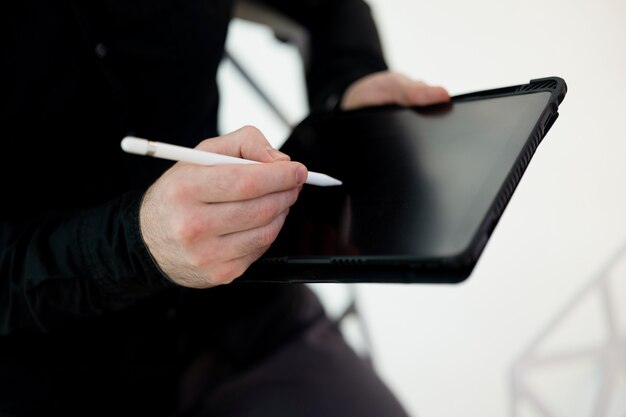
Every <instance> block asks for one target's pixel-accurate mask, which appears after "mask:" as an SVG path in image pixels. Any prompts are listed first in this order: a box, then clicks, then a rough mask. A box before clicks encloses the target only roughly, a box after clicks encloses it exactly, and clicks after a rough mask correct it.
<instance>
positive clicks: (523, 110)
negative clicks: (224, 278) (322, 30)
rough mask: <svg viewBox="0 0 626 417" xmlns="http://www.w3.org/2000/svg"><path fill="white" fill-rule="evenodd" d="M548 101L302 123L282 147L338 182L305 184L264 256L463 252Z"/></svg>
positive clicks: (458, 105) (536, 97) (533, 96)
mask: <svg viewBox="0 0 626 417" xmlns="http://www.w3.org/2000/svg"><path fill="white" fill-rule="evenodd" d="M550 97H551V95H550V93H549V92H537V93H528V94H521V95H511V96H502V97H495V98H487V99H475V100H470V101H462V100H461V101H455V100H453V102H452V103H451V104H449V105H447V106H434V107H428V108H398V107H382V108H374V109H365V110H363V111H355V112H346V113H342V114H340V115H337V116H336V117H332V118H327V119H324V120H317V121H311V122H310V123H302V124H301V125H299V126H298V128H296V129H295V130H294V132H293V134H292V136H291V137H290V138H289V139H288V141H287V142H286V144H285V146H284V147H283V150H284V151H285V152H287V153H288V154H290V155H291V157H292V159H293V160H298V161H302V162H303V163H305V164H306V165H307V167H308V168H309V169H310V170H313V171H319V172H324V173H327V174H329V175H332V176H333V177H336V178H338V179H340V180H342V181H343V185H342V186H339V187H316V186H310V185H305V186H304V189H303V191H302V193H301V195H300V198H299V199H298V201H297V203H296V204H295V205H294V206H293V207H292V208H291V210H290V213H289V216H288V217H287V221H286V222H285V226H284V227H283V230H282V231H281V233H280V234H279V237H278V238H277V240H276V242H275V243H274V244H273V245H272V247H271V248H270V250H269V251H268V252H267V254H266V256H267V257H272V256H282V257H284V256H288V257H295V258H297V257H299V256H304V257H311V256H313V257H325V256H351V255H358V256H360V257H409V258H424V259H428V258H440V257H446V256H454V255H455V254H457V253H459V252H461V251H463V250H464V249H465V248H466V247H467V246H468V245H469V244H470V242H471V241H472V239H473V238H474V237H475V235H476V233H477V231H478V229H479V226H480V225H481V222H483V220H484V219H485V214H486V213H487V211H488V210H489V208H490V207H491V206H492V205H493V204H494V201H495V199H496V198H497V195H498V192H499V190H500V189H501V188H502V186H503V184H504V182H505V180H506V178H507V175H508V174H509V173H510V171H511V170H512V168H513V167H514V165H515V161H516V160H517V158H518V157H519V156H520V151H521V150H522V148H523V147H524V146H525V145H526V143H527V141H528V139H529V136H530V135H531V132H532V131H533V128H534V127H535V125H536V123H537V121H538V120H539V119H540V117H541V114H542V113H543V111H544V109H545V108H546V105H547V103H548V101H549V100H550Z"/></svg>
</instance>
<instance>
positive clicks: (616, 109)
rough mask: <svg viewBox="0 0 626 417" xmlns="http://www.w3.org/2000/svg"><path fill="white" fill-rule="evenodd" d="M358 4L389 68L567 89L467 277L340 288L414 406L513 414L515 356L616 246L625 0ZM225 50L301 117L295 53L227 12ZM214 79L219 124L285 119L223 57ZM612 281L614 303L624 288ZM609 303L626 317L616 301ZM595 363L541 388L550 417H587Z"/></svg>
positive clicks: (584, 327)
mask: <svg viewBox="0 0 626 417" xmlns="http://www.w3.org/2000/svg"><path fill="white" fill-rule="evenodd" d="M369 4H370V5H371V6H372V10H373V13H374V17H375V19H376V21H377V23H378V25H379V29H380V34H381V38H382V41H383V45H384V48H385V51H386V57H387V60H388V63H389V65H390V67H391V68H392V69H394V70H397V71H402V72H404V73H406V74H408V75H410V76H412V77H414V78H417V79H422V80H424V81H427V82H429V83H432V84H439V85H443V86H445V87H446V88H448V90H449V91H450V93H451V94H453V95H454V94H461V93H465V92H471V91H474V90H480V89H486V88H495V87H502V86H507V85H513V84H521V83H526V82H528V81H529V80H530V79H532V78H541V77H545V76H552V75H556V76H560V77H562V78H564V79H565V81H566V82H567V84H568V88H569V89H568V93H567V96H566V98H565V100H564V102H563V103H562V105H561V107H560V113H561V116H560V118H559V119H558V120H557V121H556V123H555V125H554V126H553V128H552V130H551V131H550V132H549V133H548V135H547V136H546V138H545V140H544V141H543V142H542V144H541V145H540V147H539V149H538V150H537V153H536V154H535V156H534V158H533V159H532V161H531V163H530V165H529V167H528V169H527V171H526V173H525V175H524V177H523V178H522V181H521V183H520V184H519V186H518V188H517V190H516V191H515V193H514V195H513V198H512V200H511V201H510V203H509V205H508V206H507V208H506V210H505V213H504V216H503V218H502V220H501V221H500V223H499V224H498V226H497V227H496V229H495V231H494V233H493V235H492V238H491V240H490V241H489V243H488V245H487V247H486V249H485V252H484V254H483V256H482V257H481V259H480V262H479V264H478V266H477V267H476V269H475V270H474V272H473V273H472V275H471V277H470V278H469V279H468V280H467V281H466V282H464V283H462V284H460V285H422V284H419V285H400V284H396V285H383V284H367V285H366V284H358V285H354V286H353V287H351V288H352V289H353V290H356V292H357V294H358V301H359V306H360V308H361V310H362V314H363V317H364V319H365V321H366V323H367V326H368V329H369V331H370V334H371V336H372V346H371V349H372V353H373V355H374V360H375V365H376V367H377V369H378V370H379V372H380V374H381V376H382V378H383V379H384V380H385V381H386V382H387V383H388V384H389V385H390V387H391V388H392V390H393V391H394V392H395V393H396V394H397V395H398V397H399V398H400V400H401V401H402V403H403V404H404V405H405V406H406V408H407V410H408V411H409V413H410V414H411V415H412V416H421V417H448V416H449V417H458V416H481V417H501V416H512V415H514V414H513V410H514V409H517V408H515V407H513V406H512V399H513V396H512V391H511V371H512V367H513V365H514V364H515V363H516V361H517V360H518V359H519V357H520V355H521V354H522V353H523V352H524V350H525V349H527V348H528V347H529V346H530V344H531V343H532V342H533V340H535V338H536V337H537V336H538V335H539V334H540V333H541V332H542V331H543V330H544V328H545V327H546V325H547V324H548V323H549V322H550V321H551V320H552V319H553V318H554V317H556V315H557V314H559V312H560V311H561V310H562V309H563V308H564V307H565V306H566V305H567V304H568V303H569V302H570V301H571V300H572V299H573V297H574V296H575V295H576V294H578V293H579V292H580V291H581V290H582V289H583V288H584V287H585V286H587V285H588V284H589V283H591V282H592V281H593V280H594V279H597V278H598V277H599V276H600V275H601V274H602V271H603V269H604V268H605V267H606V265H607V263H609V261H610V260H611V259H612V258H613V257H614V256H615V254H616V253H618V252H619V251H620V250H623V249H624V247H625V245H626V104H625V103H624V100H625V99H624V96H625V94H626V1H624V0H594V1H591V0H543V1H539V0H527V1H521V0H498V1H496V0H477V1H465V0H437V1H425V0H411V1H409V0H370V1H369ZM228 49H229V51H231V52H232V53H233V55H234V56H236V57H237V58H238V59H239V60H240V61H241V62H242V63H243V64H245V66H246V68H248V69H249V70H250V72H251V73H253V74H254V76H255V78H256V79H257V80H258V81H259V82H260V83H261V85H263V86H264V87H265V88H267V90H268V91H269V92H270V93H271V95H272V97H274V99H275V100H276V101H277V103H278V104H279V105H280V107H281V109H282V110H283V111H284V112H285V113H286V114H287V115H288V116H289V118H290V120H291V121H292V122H293V123H296V122H297V121H298V120H300V119H301V118H302V117H304V116H305V115H306V111H307V108H306V101H305V99H304V95H303V94H304V93H303V91H304V90H303V85H302V74H301V67H300V66H299V62H298V56H297V53H296V51H295V50H294V49H293V48H290V47H288V46H284V45H280V44H278V43H276V42H275V41H274V39H273V38H272V37H271V35H270V34H269V33H267V32H266V31H265V30H264V29H263V28H260V27H258V26H256V25H252V24H250V23H246V22H242V21H238V20H236V21H234V22H233V25H232V26H231V32H230V35H229V39H228ZM220 85H221V88H222V93H223V100H222V105H223V108H222V111H221V114H220V123H221V128H222V129H223V131H229V130H232V129H235V128H237V127H239V126H241V125H243V124H254V125H256V126H258V127H259V128H261V130H262V131H263V132H264V133H265V134H266V135H267V136H268V138H269V139H270V141H272V143H273V144H275V145H276V146H280V144H282V142H283V141H284V139H285V138H286V136H287V134H288V131H289V129H288V127H286V126H284V125H282V124H281V123H280V121H279V120H278V119H277V118H276V117H275V116H273V115H272V113H271V112H270V111H269V110H268V109H267V107H266V106H265V105H264V104H263V102H261V101H260V100H259V99H258V97H257V96H255V94H254V93H253V92H252V91H251V90H250V89H249V88H247V86H246V85H245V83H243V82H242V80H241V78H240V76H239V75H238V74H237V73H236V72H235V71H233V68H232V65H231V64H229V63H228V62H225V63H224V65H223V66H222V69H221V72H220ZM617 279H618V280H621V282H624V281H625V280H626V276H623V275H622V276H621V277H618V278H617ZM315 289H316V290H318V291H319V293H320V295H321V296H322V297H323V299H324V300H325V301H326V302H327V303H328V304H327V305H328V306H329V309H330V310H332V309H333V308H336V305H337V303H340V302H341V301H340V300H341V297H342V296H343V295H345V293H346V292H345V291H346V288H345V286H342V285H338V284H337V285H335V284H333V285H329V284H325V285H319V286H316V287H315ZM621 289H622V293H621V294H620V295H619V297H621V298H620V300H621V303H622V304H621V305H626V296H625V295H626V294H624V292H626V286H624V285H622V286H621ZM338 300H339V301H338ZM619 311H621V313H622V314H620V315H619V320H620V321H619V322H620V324H621V325H622V326H623V325H624V324H625V322H626V317H625V316H624V314H626V313H625V312H626V309H623V308H622V309H621V310H619ZM590 314H592V313H589V314H588V315H587V316H588V317H587V318H588V319H582V318H579V319H577V321H574V322H573V324H574V327H573V328H574V333H575V334H576V336H577V337H578V338H579V339H580V338H582V339H584V338H585V337H587V339H588V342H590V343H595V342H597V341H598V340H602V338H603V337H604V336H603V333H601V332H600V333H598V329H599V328H600V327H602V321H601V320H600V319H598V320H595V319H591V318H589V317H590V316H589V315H590ZM579 316H580V315H579ZM581 317H582V316H581ZM570 333H571V332H570ZM623 335H624V333H622V337H624V336H623ZM570 339H571V338H570ZM622 360H623V357H622ZM621 366H623V367H624V368H625V369H626V365H624V364H622V365H621ZM601 370H602V368H601V366H600V365H598V366H597V367H595V368H591V369H590V370H588V371H586V373H585V372H582V373H580V372H579V373H578V374H576V375H577V376H576V377H572V378H571V379H570V380H569V382H570V385H569V386H568V387H567V389H561V387H560V386H559V382H554V383H552V385H551V387H548V388H546V392H547V393H546V394H544V399H545V401H546V403H548V404H551V405H550V407H551V410H553V411H554V415H555V416H556V415H562V416H568V417H570V416H579V415H580V416H588V415H589V416H590V415H591V409H592V407H593V404H594V403H593V401H594V399H593V392H595V391H594V390H595V388H594V386H595V385H597V384H595V385H594V384H593V382H594V381H596V382H597V381H598V380H599V379H598V372H600V371H601ZM572 375H573V374H572ZM576 378H578V379H579V383H576V381H575V379H576ZM624 378H626V370H625V371H624ZM555 381H556V380H555ZM572 381H573V383H572ZM590 381H591V383H590ZM622 382H624V385H623V386H622V387H623V389H622V388H618V389H616V390H615V391H614V395H613V397H612V405H611V407H608V408H610V409H611V410H612V411H611V412H612V413H614V415H616V416H618V417H624V415H626V381H622ZM550 389H552V391H550ZM555 393H556V394H555ZM517 410H518V412H519V415H520V416H540V415H541V414H539V413H537V412H536V410H533V409H532V407H530V406H528V405H527V404H526V405H525V404H522V405H521V406H520V408H519V409H517ZM609 411H610V410H609ZM558 413H561V414H558Z"/></svg>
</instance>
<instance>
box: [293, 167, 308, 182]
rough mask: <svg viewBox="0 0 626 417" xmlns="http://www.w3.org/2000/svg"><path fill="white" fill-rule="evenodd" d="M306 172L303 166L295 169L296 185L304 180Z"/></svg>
mask: <svg viewBox="0 0 626 417" xmlns="http://www.w3.org/2000/svg"><path fill="white" fill-rule="evenodd" d="M308 174H309V173H308V171H307V170H306V168H305V167H303V166H300V167H298V169H297V170H296V183H297V184H298V185H302V184H304V181H306V177H307V176H308Z"/></svg>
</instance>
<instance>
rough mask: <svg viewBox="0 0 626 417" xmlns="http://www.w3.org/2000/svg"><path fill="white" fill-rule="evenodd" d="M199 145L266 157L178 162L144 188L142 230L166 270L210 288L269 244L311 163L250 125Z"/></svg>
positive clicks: (226, 280)
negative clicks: (291, 154)
mask: <svg viewBox="0 0 626 417" xmlns="http://www.w3.org/2000/svg"><path fill="white" fill-rule="evenodd" d="M197 149H202V150H206V151H210V152H216V153H221V154H225V155H232V156H236V157H239V158H246V159H252V160H256V161H260V162H266V163H265V164H250V165H220V166H213V167H206V166H199V165H191V164H185V163H177V164H175V165H174V166H172V167H171V168H170V169H169V170H168V171H167V172H165V173H164V174H163V175H162V176H161V178H159V179H158V180H157V181H156V182H155V183H154V184H153V185H152V186H151V187H150V188H149V189H148V191H147V192H146V195H145V196H144V200H143V202H142V205H141V210H140V224H141V231H142V234H143V238H144V240H145V242H146V244H147V246H148V249H149V250H150V253H151V254H152V256H153V257H154V259H155V260H156V262H157V264H158V265H159V267H160V268H161V270H162V271H163V272H164V273H165V274H166V275H167V276H168V277H169V278H170V279H171V280H172V281H174V282H175V283H177V284H180V285H183V286H186V287H192V288H207V287H211V286H215V285H220V284H226V283H229V282H231V281H233V280H234V279H235V278H237V277H239V276H241V275H242V274H243V273H244V271H245V270H246V269H247V268H248V267H249V266H250V264H252V262H254V261H255V260H257V259H258V258H259V257H260V256H261V255H262V254H263V253H264V252H265V251H266V250H267V249H268V248H269V246H270V244H271V243H272V242H273V241H274V239H275V238H276V236H277V235H278V232H279V231H280V229H281V228H282V226H283V223H284V221H285V217H286V216H287V212H288V211H289V207H290V206H291V205H292V204H294V203H295V201H296V199H297V198H298V194H299V192H300V190H301V189H302V184H303V183H304V181H305V180H306V177H307V170H306V168H305V166H304V165H302V164H300V163H297V162H291V161H290V160H289V157H288V156H287V155H285V154H283V153H281V152H279V151H277V150H275V149H272V148H271V146H270V144H269V142H268V141H267V139H265V137H264V136H263V134H262V133H261V132H260V131H259V130H258V129H256V128H254V127H250V126H246V127H244V128H241V129H239V130H237V131H235V132H232V133H230V134H228V135H225V136H221V137H218V138H213V139H207V140H205V141H203V142H202V143H200V144H199V145H198V146H197Z"/></svg>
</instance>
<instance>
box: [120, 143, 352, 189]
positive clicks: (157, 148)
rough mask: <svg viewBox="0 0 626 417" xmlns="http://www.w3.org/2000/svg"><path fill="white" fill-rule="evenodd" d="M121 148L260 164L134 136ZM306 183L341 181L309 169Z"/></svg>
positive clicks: (200, 160) (195, 160)
mask: <svg viewBox="0 0 626 417" xmlns="http://www.w3.org/2000/svg"><path fill="white" fill-rule="evenodd" d="M121 145H122V149H123V150H124V151H125V152H128V153H134V154H138V155H147V156H152V157H155V158H162V159H169V160H170V161H181V162H188V163H191V164H198V165H208V166H211V165H224V164H260V163H261V162H258V161H251V160H249V159H242V158H236V157H234V156H228V155H222V154H218V153H213V152H207V151H201V150H198V149H192V148H186V147H184V146H178V145H172V144H169V143H163V142H154V141H149V140H147V139H141V138H137V137H134V136H126V137H125V138H124V139H122V143H121ZM305 182H306V183H307V184H311V185H319V186H322V187H327V186H331V185H341V184H342V182H341V181H339V180H338V179H335V178H333V177H331V176H329V175H326V174H321V173H319V172H313V171H309V175H308V177H307V179H306V181H305Z"/></svg>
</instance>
